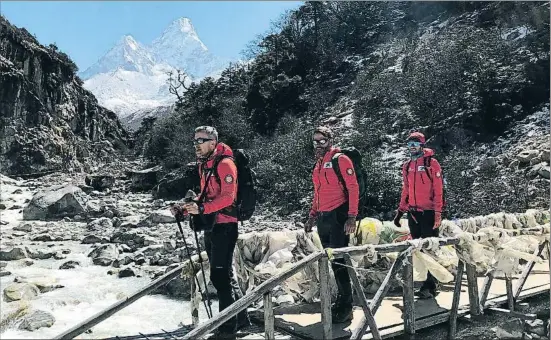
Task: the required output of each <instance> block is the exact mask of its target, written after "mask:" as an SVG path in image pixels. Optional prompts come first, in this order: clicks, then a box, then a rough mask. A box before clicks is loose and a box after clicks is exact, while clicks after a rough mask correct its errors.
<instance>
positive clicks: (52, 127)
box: [0, 17, 128, 174]
mask: <svg viewBox="0 0 551 340" xmlns="http://www.w3.org/2000/svg"><path fill="white" fill-rule="evenodd" d="M76 71H77V67H76V65H75V64H74V63H73V62H72V61H71V60H70V59H69V57H68V56H67V55H66V54H64V53H62V52H60V51H58V50H57V47H56V46H55V45H50V46H48V47H46V46H43V45H41V44H40V43H39V42H38V41H37V40H36V39H35V38H34V37H33V36H32V35H31V34H30V33H29V32H27V30H25V29H24V28H23V29H20V28H17V27H15V26H13V25H11V24H10V23H9V22H8V21H7V20H6V19H5V18H4V17H0V98H1V100H0V135H1V136H2V138H1V141H0V172H2V173H4V174H17V173H19V174H21V173H33V172H42V171H48V170H64V169H69V168H73V169H75V170H76V169H78V168H80V167H82V166H84V165H85V164H90V163H92V162H95V161H99V160H102V159H103V160H107V159H109V158H110V157H112V155H113V153H114V152H115V150H122V149H124V148H125V147H126V144H127V139H128V136H127V133H126V132H125V130H124V129H123V127H122V125H121V124H120V122H119V120H118V118H117V116H116V115H115V113H113V112H111V111H109V110H106V109H105V108H103V107H101V106H99V105H98V102H97V100H96V98H95V97H94V96H93V95H92V93H90V92H89V91H87V90H85V89H84V88H83V87H82V82H81V81H80V79H79V78H78V77H77V76H76V75H75V72H76Z"/></svg>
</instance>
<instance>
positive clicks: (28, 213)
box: [23, 184, 86, 220]
mask: <svg viewBox="0 0 551 340" xmlns="http://www.w3.org/2000/svg"><path fill="white" fill-rule="evenodd" d="M85 207H86V194H85V193H84V192H83V191H82V190H81V189H80V188H79V187H76V186H74V185H71V184H69V185H56V186H53V187H50V188H48V189H46V190H44V191H40V192H38V193H37V194H35V195H34V196H33V198H32V200H31V202H30V203H29V205H27V206H26V207H25V208H24V209H23V219H25V220H43V219H48V218H61V217H65V216H70V217H73V216H75V215H78V214H84V213H85V212H86V209H85Z"/></svg>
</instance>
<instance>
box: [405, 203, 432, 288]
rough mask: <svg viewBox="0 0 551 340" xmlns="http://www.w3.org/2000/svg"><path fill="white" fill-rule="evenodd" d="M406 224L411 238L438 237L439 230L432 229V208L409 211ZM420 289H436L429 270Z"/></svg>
mask: <svg viewBox="0 0 551 340" xmlns="http://www.w3.org/2000/svg"><path fill="white" fill-rule="evenodd" d="M408 226H409V231H410V233H411V238H413V239H419V238H427V237H438V233H439V230H438V229H433V227H434V210H424V211H409V213H408ZM421 289H428V290H431V291H433V290H435V289H436V279H435V278H434V276H432V275H431V273H430V272H428V273H427V280H426V281H425V282H423V285H422V286H421Z"/></svg>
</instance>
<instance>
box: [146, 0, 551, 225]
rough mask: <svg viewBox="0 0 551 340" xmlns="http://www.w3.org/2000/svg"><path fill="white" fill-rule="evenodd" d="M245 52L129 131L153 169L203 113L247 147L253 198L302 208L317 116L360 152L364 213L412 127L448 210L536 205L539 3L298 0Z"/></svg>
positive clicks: (173, 158)
mask: <svg viewBox="0 0 551 340" xmlns="http://www.w3.org/2000/svg"><path fill="white" fill-rule="evenodd" d="M249 52H250V54H251V56H252V57H254V59H253V61H252V62H251V63H248V64H247V65H244V66H242V67H231V68H228V69H226V70H225V71H224V72H223V73H222V75H221V77H220V78H219V79H217V80H212V79H207V80H204V81H202V82H201V83H199V84H195V85H192V86H191V87H190V89H189V90H188V91H187V92H186V96H185V97H184V98H183V99H182V100H180V101H178V102H177V104H176V111H175V112H174V113H173V114H170V115H168V116H166V117H165V118H163V119H158V120H157V122H156V123H155V125H154V127H153V130H152V133H151V134H150V135H147V134H144V133H143V130H142V131H141V132H140V135H141V136H151V140H149V141H148V143H140V145H147V148H145V149H146V150H145V155H146V156H147V157H149V158H151V159H152V160H154V161H157V162H159V163H161V164H163V166H164V171H165V172H170V171H172V170H173V169H178V168H181V167H184V166H185V165H186V164H187V163H188V162H189V161H192V160H193V157H194V156H193V152H192V151H193V150H192V149H191V148H190V147H189V144H188V142H187V141H188V140H189V138H191V137H187V136H191V134H192V131H193V127H194V126H196V125H199V124H214V125H216V126H217V127H218V129H219V131H220V134H221V138H222V139H223V140H224V141H225V142H227V143H228V144H230V145H231V146H232V147H240V148H245V149H246V150H248V151H249V153H250V154H251V157H252V161H253V163H254V166H255V167H256V169H255V170H256V172H257V174H258V178H259V181H260V187H261V188H260V190H261V193H260V196H261V197H260V199H261V202H262V203H264V206H265V207H266V209H268V210H271V211H272V212H274V213H276V214H279V215H287V214H295V213H296V214H304V213H306V211H307V210H308V205H309V197H311V194H312V185H311V181H310V170H311V165H312V163H313V158H312V146H311V143H310V138H311V131H312V129H313V128H314V127H315V126H316V125H318V124H327V125H330V126H332V127H333V128H334V129H335V130H336V132H337V136H338V137H337V142H338V143H339V144H341V145H354V146H355V147H356V148H358V149H360V151H361V152H362V153H363V154H364V156H365V160H364V165H365V167H366V169H367V171H368V173H369V176H370V178H371V179H372V180H371V181H370V182H369V185H370V188H369V192H370V197H369V203H368V206H367V207H366V208H367V210H368V211H367V213H368V214H370V215H371V216H381V215H379V214H392V212H393V211H394V209H396V206H397V204H398V199H399V190H400V177H399V169H400V164H401V162H403V161H404V160H405V157H406V155H405V154H404V151H405V150H404V140H405V138H406V136H407V134H408V133H409V132H410V131H411V130H413V129H418V130H421V131H422V132H424V133H425V134H426V136H427V137H428V138H429V141H428V147H431V148H434V149H435V150H436V153H437V157H438V159H439V160H440V161H441V163H442V164H443V167H444V172H445V174H446V175H447V183H448V185H447V189H448V190H447V191H446V192H447V197H448V199H449V201H450V202H449V203H450V205H449V208H450V211H449V215H450V216H449V217H450V218H451V217H461V216H467V215H472V214H487V213H491V212H492V211H496V210H506V211H509V210H510V211H519V210H522V209H526V208H528V207H532V206H541V204H543V205H545V206H546V207H548V201H549V190H548V186H549V178H548V173H549V172H548V169H549V161H548V157H546V155H548V153H549V141H548V139H545V138H544V137H543V136H545V135H546V134H547V135H548V134H549V89H550V88H549V3H547V2H433V3H419V2H330V3H323V2H309V3H305V4H304V5H303V6H302V7H300V8H299V9H298V10H296V11H294V12H290V13H289V15H288V16H286V17H285V18H283V19H282V20H281V21H280V22H278V23H276V24H275V26H274V28H273V30H272V31H271V32H269V34H266V35H265V36H264V37H263V38H262V39H260V40H259V41H257V42H256V43H255V44H253V45H252V47H251V49H250V51H249ZM520 131H532V132H531V133H530V134H523V133H520ZM147 138H149V137H147ZM530 150H532V151H530ZM523 151H526V152H529V153H530V156H528V157H527V158H526V157H524V156H522V155H519V154H520V153H521V152H523ZM534 167H536V168H534ZM545 202H547V203H545ZM387 217H388V216H387Z"/></svg>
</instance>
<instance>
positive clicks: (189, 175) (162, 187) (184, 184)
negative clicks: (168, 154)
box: [153, 163, 199, 200]
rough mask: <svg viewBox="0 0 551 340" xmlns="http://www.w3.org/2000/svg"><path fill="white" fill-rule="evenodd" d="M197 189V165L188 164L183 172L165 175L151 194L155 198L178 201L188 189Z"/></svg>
mask: <svg viewBox="0 0 551 340" xmlns="http://www.w3.org/2000/svg"><path fill="white" fill-rule="evenodd" d="M197 188H199V173H198V172H197V164H196V163H189V164H187V165H186V166H185V167H184V169H183V170H181V171H177V172H171V173H169V174H167V175H165V176H164V177H163V178H162V179H161V180H160V181H159V185H157V186H156V187H155V190H154V192H153V194H154V196H155V197H156V198H164V199H174V200H178V199H181V198H182V197H184V196H185V195H186V192H187V191H188V189H192V190H195V189H197Z"/></svg>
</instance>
